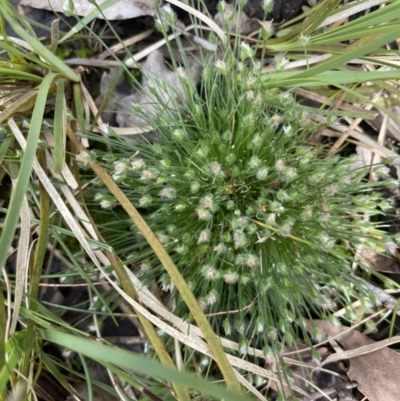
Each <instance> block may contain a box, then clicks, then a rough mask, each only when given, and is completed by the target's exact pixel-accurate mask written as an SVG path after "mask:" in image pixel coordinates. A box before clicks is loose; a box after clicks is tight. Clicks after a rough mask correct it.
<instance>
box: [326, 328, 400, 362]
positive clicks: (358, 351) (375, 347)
mask: <svg viewBox="0 0 400 401" xmlns="http://www.w3.org/2000/svg"><path fill="white" fill-rule="evenodd" d="M340 335H342V333H341V334H340ZM398 343H400V336H394V337H391V338H386V339H385V340H382V341H377V342H375V343H373V344H368V345H363V346H362V347H358V348H354V349H351V350H348V351H343V352H340V353H338V354H331V355H329V356H328V357H327V358H326V359H325V360H324V361H323V362H322V363H321V364H322V365H326V364H327V363H331V362H337V361H341V360H343V359H351V358H356V357H359V356H361V355H366V354H370V353H371V352H375V351H379V350H380V349H382V348H386V347H389V346H390V345H393V344H398Z"/></svg>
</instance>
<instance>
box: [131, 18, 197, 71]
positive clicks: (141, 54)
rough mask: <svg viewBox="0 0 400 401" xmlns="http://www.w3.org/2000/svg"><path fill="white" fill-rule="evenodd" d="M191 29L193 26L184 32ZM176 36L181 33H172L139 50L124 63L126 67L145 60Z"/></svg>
mask: <svg viewBox="0 0 400 401" xmlns="http://www.w3.org/2000/svg"><path fill="white" fill-rule="evenodd" d="M193 28H194V26H193V25H190V26H188V27H186V28H185V30H186V32H189V31H191V30H192V29H193ZM177 35H181V33H179V32H177V33H172V34H171V35H169V36H167V38H164V39H160V40H159V41H157V42H155V43H153V44H152V45H151V46H148V47H146V48H145V49H143V50H141V51H140V52H138V53H136V54H134V55H133V56H132V57H131V58H128V59H127V60H126V61H125V65H126V66H127V67H129V66H131V65H136V63H137V62H138V61H140V60H141V59H143V58H145V57H146V56H148V55H149V54H150V53H152V52H153V51H155V50H157V49H159V48H160V47H161V46H164V45H165V43H166V42H167V40H168V41H171V40H173V39H175V38H176V36H177Z"/></svg>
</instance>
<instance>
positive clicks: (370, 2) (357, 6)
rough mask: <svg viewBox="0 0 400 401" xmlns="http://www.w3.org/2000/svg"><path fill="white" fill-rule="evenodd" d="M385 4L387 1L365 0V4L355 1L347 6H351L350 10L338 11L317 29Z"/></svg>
mask: <svg viewBox="0 0 400 401" xmlns="http://www.w3.org/2000/svg"><path fill="white" fill-rule="evenodd" d="M384 3H387V0H367V1H365V2H363V3H362V2H360V1H355V2H353V3H350V4H348V5H347V7H348V6H352V5H353V4H354V6H353V7H351V8H347V10H344V11H340V12H338V13H336V14H334V15H332V16H331V17H328V18H327V19H326V20H325V21H324V22H322V23H321V25H320V26H319V27H318V28H323V27H325V26H327V25H330V24H333V23H334V22H336V21H339V20H341V19H343V18H348V17H350V16H352V15H354V14H357V13H359V12H361V11H364V10H368V9H369V8H371V7H375V6H379V5H381V4H384Z"/></svg>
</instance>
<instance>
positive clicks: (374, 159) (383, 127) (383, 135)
mask: <svg viewBox="0 0 400 401" xmlns="http://www.w3.org/2000/svg"><path fill="white" fill-rule="evenodd" d="M388 125H389V115H388V114H385V115H384V116H383V119H382V125H381V129H380V130H379V134H378V139H377V143H379V145H382V146H383V145H384V143H385V139H386V134H387V129H388ZM381 161H382V158H381V157H380V156H379V155H378V154H376V153H374V156H373V157H372V163H371V164H372V166H374V165H375V164H378V163H380V162H381ZM369 179H370V181H376V180H377V177H376V173H375V172H374V171H371V173H370V175H369Z"/></svg>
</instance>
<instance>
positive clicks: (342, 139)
mask: <svg viewBox="0 0 400 401" xmlns="http://www.w3.org/2000/svg"><path fill="white" fill-rule="evenodd" d="M381 93H382V91H379V92H378V93H377V94H375V95H374V97H373V98H372V102H375V101H376V100H377V99H379V98H380V97H381ZM373 107H374V106H373V104H372V103H368V104H367V105H366V106H365V109H366V110H371V109H372V108H373ZM362 121H363V119H362V118H356V119H355V120H354V121H353V122H352V123H351V124H350V126H349V131H350V130H354V129H355V127H357V126H358V125H359V124H360V123H361V122H362ZM348 137H349V134H343V135H342V136H341V137H340V138H339V139H338V140H337V141H336V142H335V143H334V144H333V145H332V147H331V149H330V150H329V154H332V153H335V152H336V151H337V150H338V149H339V148H340V147H341V146H342V145H343V143H344V142H345V141H346V139H347V138H348Z"/></svg>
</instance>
